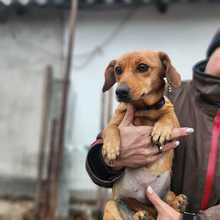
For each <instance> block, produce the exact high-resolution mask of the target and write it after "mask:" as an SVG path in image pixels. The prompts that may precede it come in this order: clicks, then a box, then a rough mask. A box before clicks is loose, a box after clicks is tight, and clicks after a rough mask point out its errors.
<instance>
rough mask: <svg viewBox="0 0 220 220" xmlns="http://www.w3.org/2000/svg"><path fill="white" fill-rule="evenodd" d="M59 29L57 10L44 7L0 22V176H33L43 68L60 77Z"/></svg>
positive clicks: (61, 21)
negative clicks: (50, 69)
mask: <svg viewBox="0 0 220 220" xmlns="http://www.w3.org/2000/svg"><path fill="white" fill-rule="evenodd" d="M63 29H64V28H63V18H62V11H61V10H60V11H58V10H53V11H52V10H46V9H36V10H29V11H28V13H27V14H25V15H23V16H17V15H16V14H15V13H13V12H11V14H10V15H9V17H8V21H7V22H5V23H2V24H1V25H0V57H1V58H0V100H1V108H0V121H1V122H0V146H1V153H0V176H1V177H20V178H21V177H22V178H34V177H36V172H37V166H36V165H37V155H38V149H39V137H40V126H41V117H42V100H43V84H44V79H45V68H46V65H48V64H52V65H53V68H54V74H55V76H56V78H61V76H62V73H63V69H62V68H63V64H62V62H63V61H62V50H63V42H62V41H63Z"/></svg>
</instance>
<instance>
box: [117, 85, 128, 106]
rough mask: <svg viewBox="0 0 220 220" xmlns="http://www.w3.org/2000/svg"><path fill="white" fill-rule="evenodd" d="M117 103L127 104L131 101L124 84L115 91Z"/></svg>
mask: <svg viewBox="0 0 220 220" xmlns="http://www.w3.org/2000/svg"><path fill="white" fill-rule="evenodd" d="M115 94H116V96H117V99H118V101H119V102H129V101H130V99H131V96H130V89H129V87H128V86H127V85H126V84H121V85H119V86H118V88H117V89H116V91H115Z"/></svg>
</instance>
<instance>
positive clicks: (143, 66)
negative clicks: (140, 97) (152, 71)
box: [137, 63, 149, 73]
mask: <svg viewBox="0 0 220 220" xmlns="http://www.w3.org/2000/svg"><path fill="white" fill-rule="evenodd" d="M148 69H149V66H148V65H147V64H145V63H140V64H138V66H137V70H138V71H139V72H142V73H143V72H146V71H147V70H148Z"/></svg>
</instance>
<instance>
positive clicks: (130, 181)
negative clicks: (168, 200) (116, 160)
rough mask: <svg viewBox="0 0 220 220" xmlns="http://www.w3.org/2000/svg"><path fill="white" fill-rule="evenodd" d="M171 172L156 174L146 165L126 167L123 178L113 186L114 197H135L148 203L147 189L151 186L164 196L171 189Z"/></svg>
mask: <svg viewBox="0 0 220 220" xmlns="http://www.w3.org/2000/svg"><path fill="white" fill-rule="evenodd" d="M170 173H171V172H170V171H169V170H168V171H165V172H163V173H161V174H160V175H154V174H152V173H151V172H149V170H148V169H147V168H145V167H142V168H138V169H126V170H125V172H124V175H123V176H122V178H121V179H119V180H118V181H117V182H116V183H115V184H114V186H113V197H114V199H118V198H121V199H123V198H134V199H136V200H138V201H140V202H142V203H148V200H147V199H146V189H147V187H148V186H151V187H153V189H154V190H155V192H156V193H157V194H158V195H159V196H160V197H161V198H163V197H164V196H165V194H166V193H167V192H168V191H169V187H170Z"/></svg>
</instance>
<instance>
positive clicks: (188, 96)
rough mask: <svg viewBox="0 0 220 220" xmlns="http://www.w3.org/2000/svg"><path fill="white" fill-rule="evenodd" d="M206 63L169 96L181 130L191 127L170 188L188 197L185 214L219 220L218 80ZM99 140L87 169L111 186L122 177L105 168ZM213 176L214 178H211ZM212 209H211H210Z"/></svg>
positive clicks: (178, 154) (179, 150) (180, 149)
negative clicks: (187, 212)
mask: <svg viewBox="0 0 220 220" xmlns="http://www.w3.org/2000/svg"><path fill="white" fill-rule="evenodd" d="M205 66H206V61H203V62H200V63H198V64H197V65H195V67H194V69H193V70H194V73H193V80H192V81H187V82H184V83H183V84H182V86H181V88H179V89H177V90H175V91H173V92H172V93H171V94H168V96H169V98H170V100H171V101H172V102H173V103H174V106H175V110H176V114H177V117H178V119H179V121H180V124H181V126H182V127H193V128H194V129H195V132H194V134H193V135H190V136H188V137H184V138H183V139H182V140H180V141H181V145H180V146H179V147H178V148H177V149H176V150H175V158H174V162H173V175H172V186H171V189H172V190H173V191H174V192H176V193H177V194H180V193H183V194H185V195H187V196H188V198H189V205H188V207H187V211H189V212H196V213H198V215H199V219H200V220H214V219H215V220H217V219H220V151H219V149H220V135H219V133H220V77H215V76H211V75H207V74H205V73H204V70H205ZM101 146H102V141H101V140H99V143H97V144H94V145H93V147H92V148H91V149H90V151H89V153H88V157H87V162H86V168H87V171H88V173H89V175H90V177H91V178H92V180H93V181H94V182H95V183H96V184H97V185H99V186H103V187H112V185H113V184H114V182H115V181H117V179H118V178H120V176H121V175H122V174H123V170H122V171H113V170H112V169H111V168H110V167H108V166H106V164H105V163H104V161H103V158H102V155H101ZM212 174H213V175H212ZM210 207H211V208H210Z"/></svg>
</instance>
